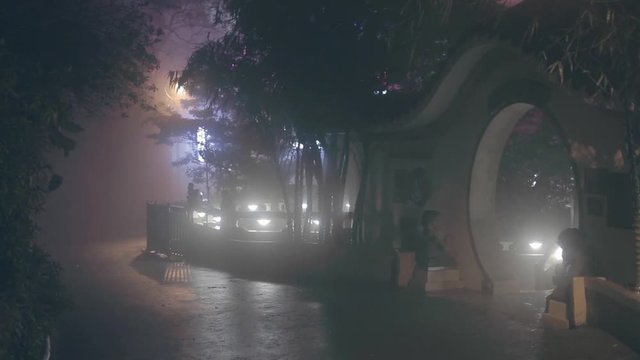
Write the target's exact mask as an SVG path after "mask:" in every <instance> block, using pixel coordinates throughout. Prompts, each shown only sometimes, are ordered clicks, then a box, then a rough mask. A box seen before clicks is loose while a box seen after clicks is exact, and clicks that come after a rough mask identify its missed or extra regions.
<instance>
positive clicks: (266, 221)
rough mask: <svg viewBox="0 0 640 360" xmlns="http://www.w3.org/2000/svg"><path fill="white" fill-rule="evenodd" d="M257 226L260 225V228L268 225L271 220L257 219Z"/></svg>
mask: <svg viewBox="0 0 640 360" xmlns="http://www.w3.org/2000/svg"><path fill="white" fill-rule="evenodd" d="M257 221H258V224H260V226H267V225H269V224H271V220H269V219H258V220H257Z"/></svg>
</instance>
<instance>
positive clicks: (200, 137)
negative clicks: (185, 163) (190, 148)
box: [196, 127, 207, 163]
mask: <svg viewBox="0 0 640 360" xmlns="http://www.w3.org/2000/svg"><path fill="white" fill-rule="evenodd" d="M206 147H207V131H206V130H205V129H204V128H203V127H199V128H198V131H197V132H196V149H197V150H198V161H200V162H201V163H203V162H204V158H203V157H202V152H203V151H205V150H206Z"/></svg>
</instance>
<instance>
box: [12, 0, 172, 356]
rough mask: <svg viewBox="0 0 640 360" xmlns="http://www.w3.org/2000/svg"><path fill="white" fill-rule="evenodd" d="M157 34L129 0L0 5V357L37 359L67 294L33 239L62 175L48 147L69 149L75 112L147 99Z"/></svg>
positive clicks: (41, 0)
mask: <svg viewBox="0 0 640 360" xmlns="http://www.w3.org/2000/svg"><path fill="white" fill-rule="evenodd" d="M157 35H159V34H158V33H156V31H155V30H154V28H153V26H152V25H151V19H150V18H149V17H148V16H147V15H145V13H144V11H143V8H142V5H141V4H139V3H136V2H135V1H134V2H131V1H124V0H122V1H119V0H118V1H109V2H104V1H99V0H96V1H80V0H61V1H56V2H52V1H46V0H32V1H27V2H17V1H8V2H3V3H2V5H0V268H1V269H2V274H3V276H2V277H0V319H2V327H1V328H0V358H3V359H32V358H40V357H41V355H42V353H41V352H42V347H40V345H42V344H43V341H44V338H45V335H46V334H47V333H50V331H51V324H52V320H53V317H54V316H55V315H56V314H57V313H58V312H59V311H60V310H61V304H63V303H64V301H63V300H62V288H61V286H60V282H59V280H58V268H57V266H56V265H54V264H53V263H52V262H51V260H50V259H49V258H48V257H47V256H46V254H44V253H43V252H42V251H41V250H39V249H38V248H37V246H36V245H34V244H33V238H34V236H35V232H36V231H37V228H36V224H35V220H34V216H35V214H36V213H37V212H38V211H39V210H40V209H41V207H42V204H43V202H44V200H45V195H46V193H47V192H49V191H52V190H54V189H55V188H56V187H58V186H59V185H60V183H61V177H60V176H58V175H55V174H54V172H53V169H52V168H51V167H50V166H49V165H48V162H47V159H46V156H47V154H49V153H51V152H52V151H55V150H62V151H63V152H64V153H65V154H67V153H68V152H70V151H72V150H73V149H74V147H75V142H74V141H73V136H74V135H75V134H77V133H78V132H80V131H81V130H82V127H81V126H80V125H79V124H78V118H79V117H82V116H86V115H88V114H89V113H93V112H96V111H98V110H99V109H100V107H101V106H103V105H122V106H127V105H130V104H135V103H137V104H142V105H145V101H144V92H145V90H147V89H148V87H146V86H145V84H146V80H147V76H148V73H149V71H151V70H152V69H154V68H155V65H156V60H155V57H154V56H153V55H152V54H151V52H150V47H151V46H152V45H153V44H154V42H155V40H156V37H157Z"/></svg>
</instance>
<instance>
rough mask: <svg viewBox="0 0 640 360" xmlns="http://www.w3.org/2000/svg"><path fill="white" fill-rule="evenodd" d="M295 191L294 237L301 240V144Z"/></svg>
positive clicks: (297, 153) (298, 150)
mask: <svg viewBox="0 0 640 360" xmlns="http://www.w3.org/2000/svg"><path fill="white" fill-rule="evenodd" d="M295 161H296V166H295V191H294V209H295V212H294V214H293V239H294V241H295V242H300V240H301V238H302V231H301V230H302V229H301V226H302V154H301V149H300V145H298V147H297V148H296V160H295Z"/></svg>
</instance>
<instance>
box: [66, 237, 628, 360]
mask: <svg viewBox="0 0 640 360" xmlns="http://www.w3.org/2000/svg"><path fill="white" fill-rule="evenodd" d="M143 247H144V241H143V240H142V239H131V240H126V241H120V242H112V243H100V244H92V245H87V246H85V247H83V248H77V249H76V251H74V253H73V254H71V253H69V254H58V258H59V259H60V260H61V261H62V262H63V265H64V266H65V268H66V271H65V281H66V283H67V284H68V287H69V289H70V292H71V294H72V295H73V297H74V300H75V302H76V306H75V308H74V309H72V310H70V311H69V312H68V313H67V314H66V315H65V317H64V318H63V319H62V320H61V321H60V327H59V331H58V333H57V334H56V336H55V337H54V342H53V359H54V360H63V359H64V360H73V359H83V360H84V359H95V360H102V359H105V360H106V359H110V360H111V359H113V360H130V359H131V360H133V359H149V360H151V359H153V360H164V359H179V360H182V359H185V360H186V359H490V360H500V359H564V360H567V359H629V360H631V359H640V356H638V355H637V354H635V353H633V352H632V351H631V350H629V349H628V348H627V347H626V346H624V345H622V344H620V343H619V342H617V341H616V340H615V339H614V338H612V337H610V336H608V335H606V334H604V333H602V332H600V331H597V330H595V329H589V328H584V329H578V330H573V331H552V330H544V329H542V328H540V327H539V326H538V313H539V311H540V308H541V307H542V301H543V298H542V296H543V294H539V293H522V294H512V295H510V296H502V297H497V298H494V299H489V298H486V297H483V296H480V295H478V294H473V293H468V292H454V293H447V294H441V295H439V296H429V297H422V296H415V295H412V294H410V293H407V292H393V291H386V290H382V289H377V290H374V289H372V288H365V287H362V288H358V287H354V286H323V287H315V288H312V287H304V286H295V285H290V284H284V283H272V282H267V281H264V280H263V281H258V280H250V279H246V277H245V278H239V277H234V276H232V275H229V274H228V273H225V272H222V271H217V270H212V269H209V268H201V267H195V266H189V265H187V264H183V263H171V262H165V261H159V260H158V259H156V258H150V257H146V256H141V249H142V248H143ZM258 278H260V277H258Z"/></svg>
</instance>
